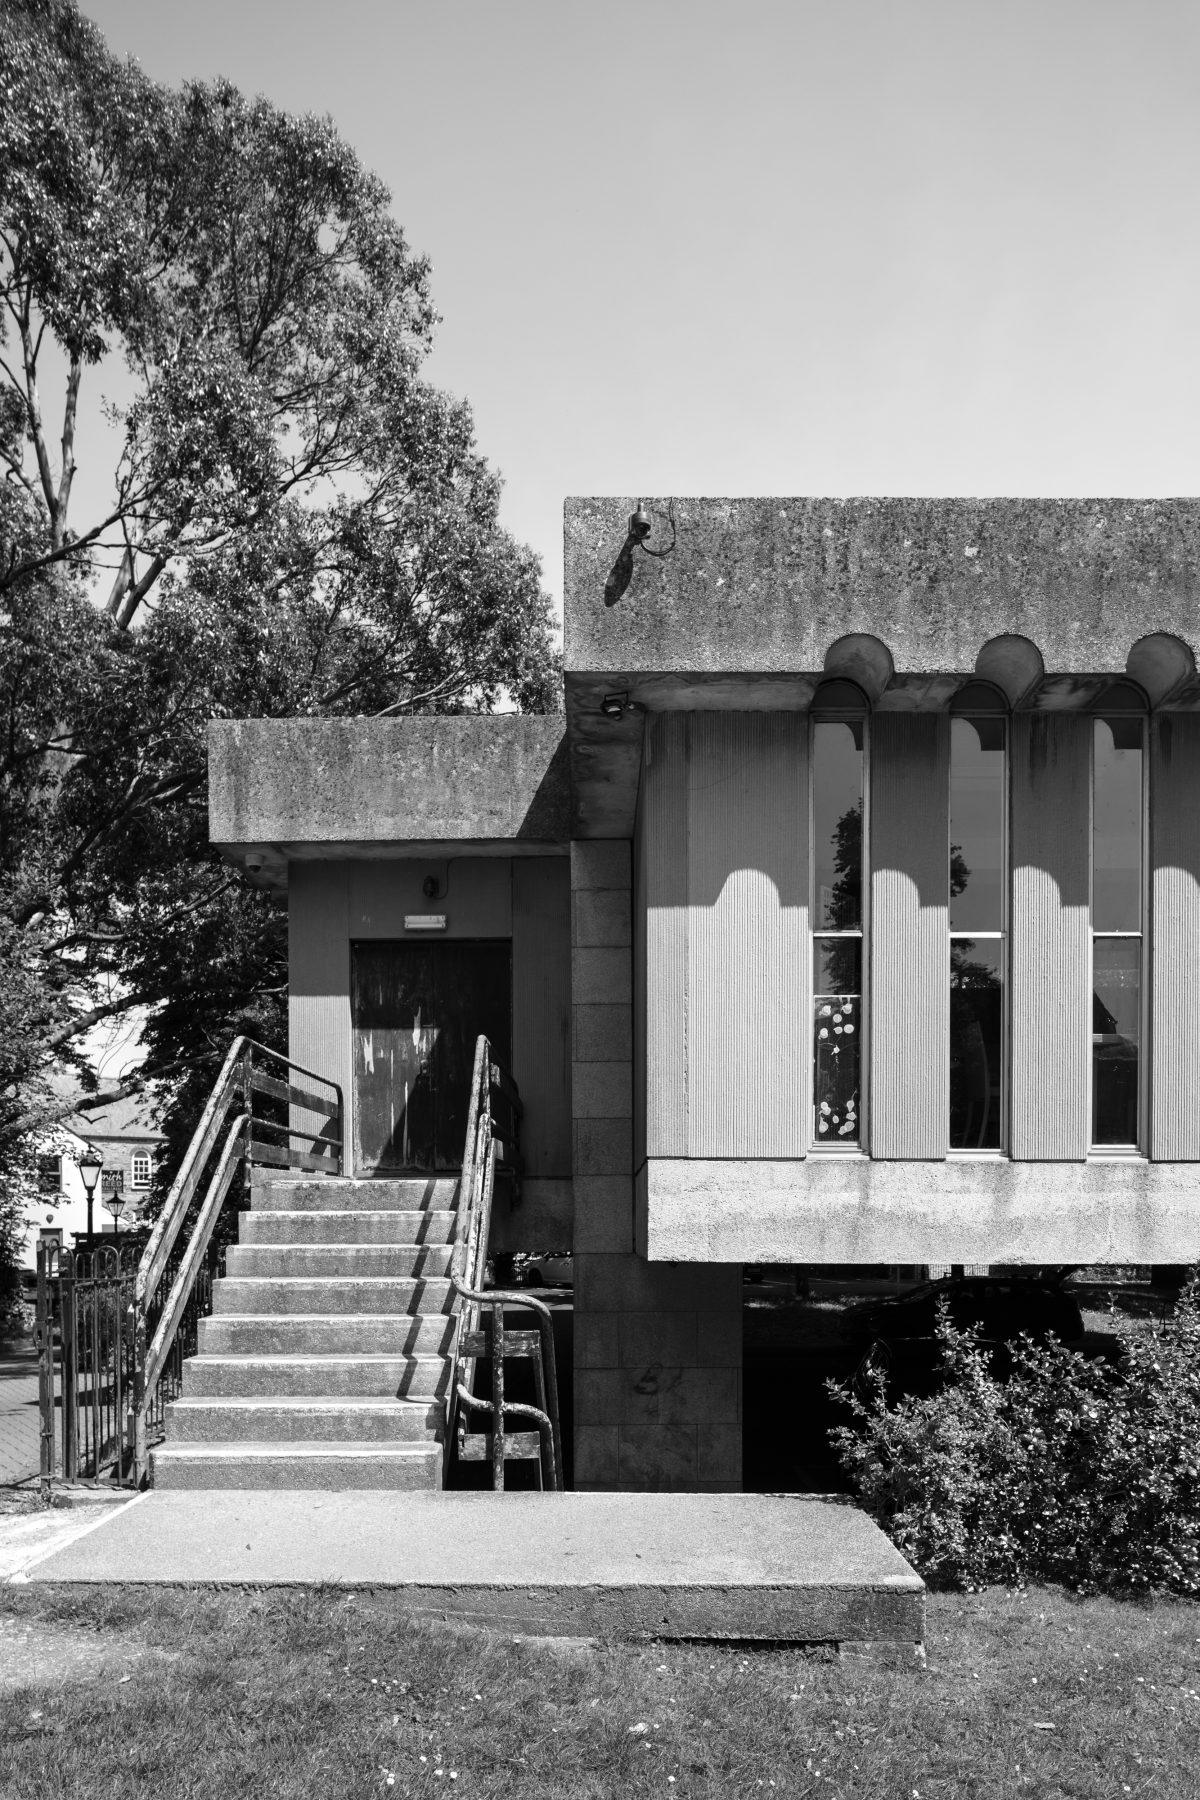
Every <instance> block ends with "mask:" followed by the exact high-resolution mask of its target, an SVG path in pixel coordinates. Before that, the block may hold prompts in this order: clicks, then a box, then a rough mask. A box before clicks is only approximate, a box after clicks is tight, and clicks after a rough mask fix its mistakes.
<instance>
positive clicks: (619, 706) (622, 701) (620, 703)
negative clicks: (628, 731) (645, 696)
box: [600, 688, 633, 719]
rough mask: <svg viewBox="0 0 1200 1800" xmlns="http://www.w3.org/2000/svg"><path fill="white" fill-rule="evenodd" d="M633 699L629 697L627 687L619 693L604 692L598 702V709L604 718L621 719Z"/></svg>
mask: <svg viewBox="0 0 1200 1800" xmlns="http://www.w3.org/2000/svg"><path fill="white" fill-rule="evenodd" d="M632 705H633V701H632V700H631V699H630V698H629V689H628V688H626V689H625V691H624V693H621V694H605V696H604V698H603V700H602V701H601V702H600V711H601V712H602V713H603V714H604V716H605V718H606V719H623V718H624V717H625V714H626V713H627V712H628V711H629V708H630V707H631V706H632Z"/></svg>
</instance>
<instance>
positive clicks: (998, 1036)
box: [950, 938, 1003, 1150]
mask: <svg viewBox="0 0 1200 1800" xmlns="http://www.w3.org/2000/svg"><path fill="white" fill-rule="evenodd" d="M974 949H975V944H974V941H973V940H972V939H971V938H956V939H954V940H952V942H951V945H950V1143H951V1146H952V1148H954V1149H980V1150H985V1149H997V1148H999V1144H1000V1117H999V1112H998V1110H997V1108H996V1106H995V1105H994V1104H993V1098H994V1096H995V1094H996V1092H997V1090H998V1085H999V1075H1000V1071H999V1058H1000V1046H1001V1043H1002V1030H1003V1027H1002V1008H1003V984H1002V982H1001V979H1000V977H999V975H998V974H997V972H996V970H995V969H994V968H993V967H992V966H991V965H990V964H989V963H986V962H979V961H976V960H975V958H974V957H973V956H972V954H971V953H972V951H973V950H974Z"/></svg>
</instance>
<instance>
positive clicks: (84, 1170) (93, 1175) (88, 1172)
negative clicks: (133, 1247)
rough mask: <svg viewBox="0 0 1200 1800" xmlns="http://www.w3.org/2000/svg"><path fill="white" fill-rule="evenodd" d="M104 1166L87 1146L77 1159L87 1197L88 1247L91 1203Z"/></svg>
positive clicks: (90, 1240)
mask: <svg viewBox="0 0 1200 1800" xmlns="http://www.w3.org/2000/svg"><path fill="white" fill-rule="evenodd" d="M103 1167H104V1164H103V1162H102V1161H101V1160H100V1158H99V1157H98V1156H97V1155H96V1152H95V1151H94V1150H93V1149H92V1146H91V1145H90V1144H89V1145H88V1147H87V1152H86V1154H85V1155H83V1156H81V1157H80V1159H79V1173H80V1175H82V1177H83V1191H84V1193H85V1194H86V1195H87V1209H88V1214H87V1219H88V1222H87V1235H88V1246H89V1248H90V1246H91V1242H92V1202H93V1200H94V1199H95V1197H96V1183H97V1182H98V1181H99V1179H100V1171H101V1170H102V1169H103Z"/></svg>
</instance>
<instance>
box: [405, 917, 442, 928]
mask: <svg viewBox="0 0 1200 1800" xmlns="http://www.w3.org/2000/svg"><path fill="white" fill-rule="evenodd" d="M404 929H405V931H445V929H446V915H445V913H405V915H404Z"/></svg>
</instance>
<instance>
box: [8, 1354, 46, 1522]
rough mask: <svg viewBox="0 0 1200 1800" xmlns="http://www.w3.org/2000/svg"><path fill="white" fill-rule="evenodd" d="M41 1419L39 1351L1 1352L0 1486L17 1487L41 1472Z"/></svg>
mask: <svg viewBox="0 0 1200 1800" xmlns="http://www.w3.org/2000/svg"><path fill="white" fill-rule="evenodd" d="M41 1453H42V1452H41V1438H40V1424H39V1420H38V1374H37V1352H36V1351H35V1350H34V1348H33V1346H32V1345H30V1347H29V1348H28V1350H26V1349H20V1350H14V1349H9V1348H5V1349H4V1350H3V1351H0V1487H15V1486H16V1484H17V1483H18V1482H19V1481H28V1480H29V1478H30V1477H31V1476H33V1475H36V1474H37V1472H38V1467H39V1462H40V1458H41Z"/></svg>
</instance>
